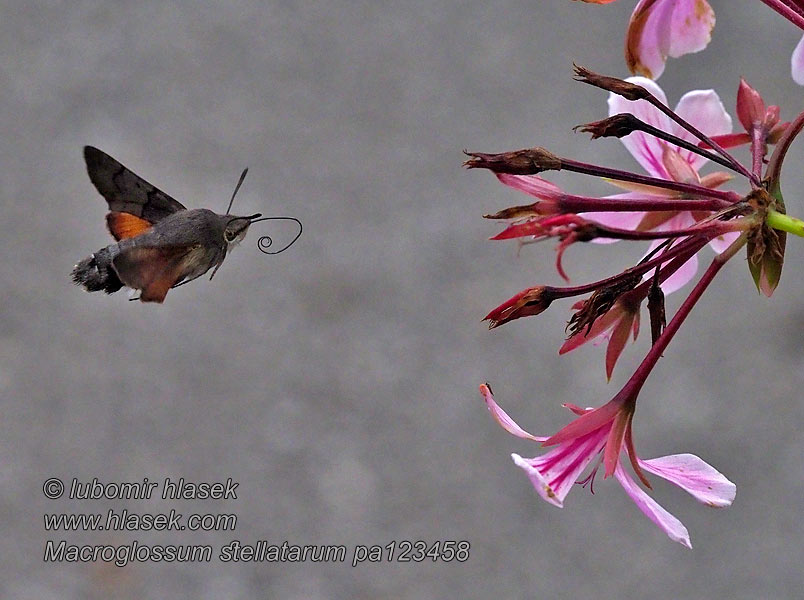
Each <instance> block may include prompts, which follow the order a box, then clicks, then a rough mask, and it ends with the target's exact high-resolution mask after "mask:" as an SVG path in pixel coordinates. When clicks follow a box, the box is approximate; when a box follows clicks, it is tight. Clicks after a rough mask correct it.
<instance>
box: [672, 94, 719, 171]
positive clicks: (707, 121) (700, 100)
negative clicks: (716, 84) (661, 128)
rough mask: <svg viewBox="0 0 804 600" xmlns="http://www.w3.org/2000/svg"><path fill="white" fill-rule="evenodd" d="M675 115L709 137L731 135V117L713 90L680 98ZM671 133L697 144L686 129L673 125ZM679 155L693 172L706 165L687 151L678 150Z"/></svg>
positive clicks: (701, 157) (703, 159)
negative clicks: (693, 169) (690, 166)
mask: <svg viewBox="0 0 804 600" xmlns="http://www.w3.org/2000/svg"><path fill="white" fill-rule="evenodd" d="M676 113H677V114H678V115H679V116H680V117H681V118H682V119H684V120H685V121H687V122H688V123H690V124H691V125H693V126H694V127H696V128H697V129H698V130H699V131H700V132H702V133H704V134H705V135H708V136H709V137H712V136H716V135H726V134H728V133H731V129H732V122H731V116H730V115H729V113H728V112H727V111H726V108H725V107H724V106H723V103H722V102H721V101H720V96H718V95H717V93H716V92H715V91H714V90H693V91H691V92H687V93H686V94H684V95H683V96H682V97H681V100H679V102H678V105H677V106H676ZM671 133H673V134H675V135H677V136H678V137H680V138H681V139H683V140H687V141H690V142H694V143H696V144H697V143H698V141H699V140H698V138H696V137H694V136H693V135H692V134H691V133H689V132H688V131H687V130H686V129H683V128H682V127H681V126H680V125H678V124H676V123H674V124H673V130H672V131H671ZM679 154H681V156H682V157H683V158H685V159H686V160H687V162H688V163H690V165H692V167H693V168H695V170H698V169H700V168H701V167H702V166H703V165H704V164H706V162H707V159H706V158H704V157H703V156H700V155H698V154H694V153H692V152H690V151H689V150H679Z"/></svg>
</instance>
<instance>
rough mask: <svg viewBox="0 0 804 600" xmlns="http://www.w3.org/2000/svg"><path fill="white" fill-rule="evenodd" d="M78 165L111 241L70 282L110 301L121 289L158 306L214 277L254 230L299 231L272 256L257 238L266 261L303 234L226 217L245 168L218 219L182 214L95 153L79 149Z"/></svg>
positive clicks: (201, 212) (265, 241) (202, 212)
mask: <svg viewBox="0 0 804 600" xmlns="http://www.w3.org/2000/svg"><path fill="white" fill-rule="evenodd" d="M84 159H85V160H86V163H87V171H88V172H89V178H90V179H91V180H92V183H93V184H95V187H96V188H97V189H98V191H99V192H100V194H101V196H103V197H104V198H105V199H106V202H107V203H108V204H109V211H110V212H109V213H108V214H107V215H106V225H107V226H108V228H109V232H110V233H111V234H112V236H113V237H114V239H115V240H116V241H117V243H115V244H111V245H109V246H107V247H106V248H103V249H101V250H98V251H97V252H95V253H94V254H92V255H90V256H89V257H87V258H85V259H84V260H82V261H81V262H79V263H78V264H77V265H76V266H75V268H74V269H73V273H72V278H73V281H74V282H75V283H76V284H78V285H80V286H83V287H84V289H86V290H87V291H89V292H98V291H101V290H103V291H104V292H106V293H107V294H111V293H113V292H116V291H117V290H119V289H120V288H122V287H123V286H126V287H129V288H132V289H135V290H139V291H140V297H139V299H140V300H141V301H142V302H163V301H164V300H165V296H166V295H167V293H168V290H170V289H171V288H174V287H177V286H179V285H182V284H185V283H187V282H189V281H192V280H193V279H196V278H197V277H200V276H201V275H203V274H204V273H206V272H207V271H209V270H210V269H214V270H213V271H212V276H214V275H215V272H216V271H217V270H218V268H219V267H220V266H221V264H222V263H223V259H224V258H226V254H227V253H228V252H229V250H230V249H231V248H232V247H233V246H234V245H235V244H237V243H238V242H240V241H241V240H242V239H243V238H244V237H245V235H246V232H247V231H248V228H249V226H250V225H252V224H253V223H257V222H258V221H268V220H289V221H294V222H296V223H297V224H298V227H299V231H298V233H297V234H296V237H294V238H293V240H292V241H291V242H290V243H289V244H287V245H286V246H285V247H284V248H281V249H280V250H278V251H268V250H267V248H268V247H269V246H270V245H271V243H272V241H271V238H270V237H269V236H263V237H261V238H260V239H259V240H258V242H257V246H258V248H259V249H260V251H262V252H264V253H265V254H279V252H283V251H284V250H286V249H287V248H289V247H290V246H291V245H292V244H293V243H294V242H295V241H296V240H297V239H298V238H299V236H300V235H301V232H302V225H301V222H300V221H299V220H298V219H295V218H293V217H263V218H260V217H262V215H261V214H259V213H257V214H254V215H250V216H247V217H238V216H234V215H230V214H229V210H231V208H232V202H234V197H235V194H237V190H238V189H239V188H240V185H241V184H242V183H243V179H244V178H245V176H246V173H247V172H248V169H246V170H244V171H243V174H242V175H241V176H240V181H239V182H238V183H237V186H236V187H235V191H234V194H232V199H231V201H230V202H229V208H228V209H227V210H226V214H225V215H219V214H216V213H214V212H212V211H211V210H207V209H206V208H195V209H191V210H188V209H187V208H185V207H184V206H183V205H182V204H181V203H180V202H178V201H176V200H174V199H173V198H171V197H170V196H168V195H167V194H165V193H164V192H162V191H160V190H158V189H157V188H155V187H154V186H153V185H151V184H150V183H148V182H147V181H145V180H144V179H142V178H141V177H139V176H138V175H136V174H135V173H133V172H132V171H130V170H128V169H127V168H126V167H124V166H123V165H121V164H120V163H119V162H117V161H116V160H115V159H113V158H112V157H111V156H109V155H108V154H106V153H105V152H101V151H100V150H98V149H97V148H93V147H92V146H85V147H84ZM212 276H210V279H212ZM135 299H136V298H135Z"/></svg>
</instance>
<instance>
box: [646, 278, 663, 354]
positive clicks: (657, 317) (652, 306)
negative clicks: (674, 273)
mask: <svg viewBox="0 0 804 600" xmlns="http://www.w3.org/2000/svg"><path fill="white" fill-rule="evenodd" d="M658 275H659V271H658V270H657V271H656V276H654V278H653V282H652V283H651V286H650V291H649V292H648V314H649V315H650V339H651V343H652V344H655V343H656V340H658V339H659V336H660V335H662V332H663V331H664V328H665V327H667V316H666V313H665V309H664V292H663V291H662V288H661V287H660V286H659V277H658Z"/></svg>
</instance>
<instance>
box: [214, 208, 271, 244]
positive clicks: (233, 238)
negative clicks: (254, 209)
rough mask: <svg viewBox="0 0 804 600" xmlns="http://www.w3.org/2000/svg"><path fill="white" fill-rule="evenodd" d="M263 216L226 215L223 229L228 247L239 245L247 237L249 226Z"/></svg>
mask: <svg viewBox="0 0 804 600" xmlns="http://www.w3.org/2000/svg"><path fill="white" fill-rule="evenodd" d="M261 216H262V214H261V213H256V214H254V215H250V216H248V217H235V216H234V215H226V216H225V217H224V218H225V219H226V221H225V226H224V229H223V239H224V241H225V242H226V246H227V247H228V248H230V247H232V246H233V245H235V244H239V243H240V242H241V241H242V240H243V238H244V237H246V233H247V232H248V228H249V225H251V224H252V223H253V222H254V221H255V220H256V219H259V218H260V217H261Z"/></svg>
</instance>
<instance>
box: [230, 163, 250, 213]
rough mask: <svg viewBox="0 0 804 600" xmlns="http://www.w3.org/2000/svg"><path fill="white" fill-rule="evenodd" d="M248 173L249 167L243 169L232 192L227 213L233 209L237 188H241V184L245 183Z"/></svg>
mask: <svg viewBox="0 0 804 600" xmlns="http://www.w3.org/2000/svg"><path fill="white" fill-rule="evenodd" d="M246 173H248V167H246V168H245V169H243V173H241V175H240V181H238V182H237V185H236V186H235V190H234V192H232V199H231V200H229V206H228V207H227V208H226V214H227V215H228V214H229V211H230V210H232V203H233V202H234V199H235V196H236V195H237V190H239V189H240V186H241V185H243V180H244V179H245V178H246Z"/></svg>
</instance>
